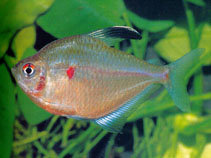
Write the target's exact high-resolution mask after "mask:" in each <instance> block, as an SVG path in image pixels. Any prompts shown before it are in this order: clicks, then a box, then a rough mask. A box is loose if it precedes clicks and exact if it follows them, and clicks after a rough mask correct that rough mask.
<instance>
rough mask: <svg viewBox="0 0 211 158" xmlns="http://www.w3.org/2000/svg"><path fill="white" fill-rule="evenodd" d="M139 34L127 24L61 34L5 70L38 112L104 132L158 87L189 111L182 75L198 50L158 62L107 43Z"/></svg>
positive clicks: (114, 128) (112, 129) (137, 37)
mask: <svg viewBox="0 0 211 158" xmlns="http://www.w3.org/2000/svg"><path fill="white" fill-rule="evenodd" d="M141 38H142V37H141V34H140V33H139V32H138V31H136V30H135V29H133V28H131V27H127V26H113V27H109V28H104V29H100V30H97V31H94V32H91V33H87V34H81V35H74V36H70V37H65V38H62V39H58V40H55V41H53V42H51V43H49V44H47V45H46V46H44V47H43V48H42V49H41V50H39V51H38V52H37V53H36V54H35V55H33V56H30V57H28V58H26V59H23V60H21V61H20V62H18V63H17V64H16V65H15V66H14V67H13V68H12V70H11V71H12V74H13V76H14V78H15V80H16V81H17V83H18V85H19V86H20V87H21V89H22V90H23V91H24V92H25V93H26V94H27V95H28V97H29V98H30V99H31V100H32V101H33V102H34V103H35V104H37V105H38V106H40V107H41V108H43V109H44V110H46V111H48V112H50V113H52V114H55V115H60V116H64V117H67V118H74V119H79V120H89V121H91V122H94V123H96V124H98V125H99V126H101V127H102V128H104V129H106V130H108V131H110V132H120V131H121V130H122V128H123V126H124V124H125V123H126V121H127V118H128V117H129V116H130V115H131V114H132V113H134V112H135V111H136V110H137V109H138V107H139V106H140V104H141V103H143V102H145V101H146V100H148V99H149V97H150V96H151V95H152V94H153V93H154V91H155V90H156V89H157V87H158V86H160V85H164V87H165V88H166V89H167V90H168V92H169V95H170V96H171V98H172V100H173V101H174V103H175V105H176V106H177V107H178V108H179V109H181V110H182V111H189V110H190V101H189V97H188V93H187V90H186V83H185V81H184V76H185V75H186V74H187V73H188V71H190V69H191V68H192V67H193V66H194V65H195V64H196V63H197V62H198V59H199V57H200V56H201V54H202V52H203V50H201V49H197V50H193V51H191V52H190V53H187V54H186V55H185V56H183V57H182V58H180V59H178V60H176V61H175V62H173V63H170V64H169V65H163V66H161V65H156V64H151V63H149V62H146V61H144V60H141V59H138V58H136V57H135V56H133V55H131V54H128V53H125V52H123V51H121V50H117V49H115V48H114V47H112V46H113V45H114V43H115V42H116V41H121V40H123V39H134V40H140V39H141Z"/></svg>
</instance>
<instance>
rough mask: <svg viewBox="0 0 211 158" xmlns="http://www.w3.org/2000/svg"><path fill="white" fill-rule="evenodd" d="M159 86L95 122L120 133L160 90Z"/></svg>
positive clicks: (142, 93) (149, 87) (146, 90)
mask: <svg viewBox="0 0 211 158" xmlns="http://www.w3.org/2000/svg"><path fill="white" fill-rule="evenodd" d="M159 87H160V85H159V84H152V85H150V86H148V87H147V88H146V89H145V90H144V91H142V92H141V93H140V94H138V95H137V96H135V97H134V98H132V99H131V100H129V101H128V102H127V103H125V104H124V105H122V106H121V107H120V108H119V109H117V110H115V111H114V112H112V113H110V114H108V115H106V116H103V117H101V118H98V119H94V120H93V121H94V122H95V123H96V124H98V125H100V126H101V127H103V128H104V129H106V130H108V131H110V132H120V131H121V129H122V127H123V126H124V124H125V122H126V121H127V118H128V117H129V116H130V115H131V114H132V113H133V112H134V111H135V110H136V109H137V108H138V107H139V106H140V104H142V103H143V102H145V101H146V100H147V99H148V97H149V96H151V95H152V94H153V93H154V92H155V91H156V90H157V89H158V88H159Z"/></svg>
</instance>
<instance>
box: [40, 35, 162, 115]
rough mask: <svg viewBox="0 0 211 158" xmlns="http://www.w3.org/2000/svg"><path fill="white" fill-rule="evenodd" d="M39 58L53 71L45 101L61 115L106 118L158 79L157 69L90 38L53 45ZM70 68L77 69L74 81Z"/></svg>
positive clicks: (48, 76) (62, 41)
mask: <svg viewBox="0 0 211 158" xmlns="http://www.w3.org/2000/svg"><path fill="white" fill-rule="evenodd" d="M55 48H56V49H55ZM46 51H47V53H43V52H46ZM40 56H41V57H42V58H43V60H44V61H46V62H47V65H48V69H49V70H50V71H49V72H50V73H49V74H48V75H47V81H48V82H47V84H46V88H45V89H46V91H43V92H42V98H43V100H45V99H44V98H48V100H45V101H44V102H45V103H48V104H51V105H52V108H53V109H58V110H57V111H56V112H54V113H56V114H60V115H79V116H82V117H85V118H97V117H100V116H104V115H106V114H108V113H110V112H111V111H114V110H115V109H117V108H119V107H120V106H121V105H122V104H123V103H125V102H126V101H128V100H129V99H130V98H132V97H134V96H135V95H136V94H137V93H140V92H141V91H142V90H143V89H144V88H146V87H147V86H148V85H150V84H152V83H153V82H156V80H157V79H155V78H154V77H153V69H155V67H154V66H152V65H149V64H147V63H146V62H143V63H140V60H138V59H137V58H135V57H134V56H131V55H128V54H126V53H123V52H121V51H118V50H116V49H114V48H110V47H108V46H107V45H105V44H104V43H103V42H101V41H100V40H97V39H94V38H91V37H87V36H74V37H71V38H66V39H62V40H58V41H56V42H53V43H51V44H50V45H49V46H47V47H46V48H44V49H43V50H41V51H40ZM145 65H149V66H151V68H150V69H152V70H151V71H152V73H150V72H149V71H148V72H146V70H145V69H143V68H142V66H143V67H146V66H145ZM69 67H74V68H75V73H74V76H73V78H72V79H71V80H69V78H68V77H67V75H66V71H67V69H68V68H69ZM156 71H157V73H161V72H163V71H164V69H163V68H160V70H159V69H158V68H156ZM159 80H160V79H159ZM159 80H158V81H159ZM49 81H50V82H49ZM41 106H42V107H43V108H45V105H44V106H43V105H41ZM68 109H69V110H68ZM70 112H71V113H70Z"/></svg>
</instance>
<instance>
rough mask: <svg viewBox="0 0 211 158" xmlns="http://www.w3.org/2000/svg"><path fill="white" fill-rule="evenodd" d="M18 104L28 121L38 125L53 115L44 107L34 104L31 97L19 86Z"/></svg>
mask: <svg viewBox="0 0 211 158" xmlns="http://www.w3.org/2000/svg"><path fill="white" fill-rule="evenodd" d="M18 104H19V105H20V108H21V111H22V112H23V115H24V117H25V119H26V121H27V122H28V123H29V124H31V125H36V124H39V123H41V122H42V121H44V120H46V119H48V118H49V117H50V116H52V115H51V114H50V113H48V112H46V111H45V110H43V109H42V108H40V107H38V106H37V105H36V104H34V103H33V102H32V101H31V100H30V99H29V97H28V96H27V95H26V94H25V93H24V92H23V91H22V90H21V89H20V88H18Z"/></svg>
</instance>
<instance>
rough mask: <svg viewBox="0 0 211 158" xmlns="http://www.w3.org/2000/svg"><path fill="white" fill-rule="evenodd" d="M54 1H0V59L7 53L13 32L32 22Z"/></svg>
mask: <svg viewBox="0 0 211 158" xmlns="http://www.w3.org/2000/svg"><path fill="white" fill-rule="evenodd" d="M53 1H54V0H39V1H37V0H3V1H0V21H1V27H0V33H1V35H0V58H1V57H2V56H3V55H4V53H5V52H6V51H7V49H8V46H9V41H10V39H11V37H12V36H13V35H14V34H15V32H16V31H17V30H18V29H20V28H22V27H24V26H26V25H30V24H32V23H33V22H34V20H35V18H36V17H37V16H38V15H39V14H41V13H43V12H44V11H45V10H46V9H48V8H49V6H50V5H51V4H52V2H53Z"/></svg>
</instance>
